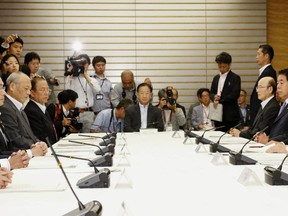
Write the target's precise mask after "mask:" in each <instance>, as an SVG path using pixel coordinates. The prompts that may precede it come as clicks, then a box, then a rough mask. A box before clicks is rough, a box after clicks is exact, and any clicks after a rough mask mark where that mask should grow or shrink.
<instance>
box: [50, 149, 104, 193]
mask: <svg viewBox="0 0 288 216" xmlns="http://www.w3.org/2000/svg"><path fill="white" fill-rule="evenodd" d="M53 154H54V153H53ZM56 156H57V157H65V158H69V159H77V160H86V161H89V162H90V163H91V164H93V162H92V161H91V160H89V159H87V158H80V157H74V156H69V155H62V154H56ZM94 171H95V173H92V174H91V175H88V176H86V177H84V178H82V179H80V180H79V181H78V182H77V186H78V187H79V188H108V187H109V186H110V176H109V175H110V170H109V169H107V168H104V169H102V170H101V171H99V170H98V169H97V168H96V166H94Z"/></svg>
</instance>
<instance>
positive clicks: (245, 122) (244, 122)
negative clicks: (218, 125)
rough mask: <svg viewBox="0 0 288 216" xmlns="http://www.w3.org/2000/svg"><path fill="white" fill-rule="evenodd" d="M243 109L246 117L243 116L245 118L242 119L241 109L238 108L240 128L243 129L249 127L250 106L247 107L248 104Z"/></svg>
mask: <svg viewBox="0 0 288 216" xmlns="http://www.w3.org/2000/svg"><path fill="white" fill-rule="evenodd" d="M245 109H246V116H245V118H244V119H243V117H244V116H243V114H242V112H241V109H240V107H239V113H240V123H241V125H242V128H243V127H244V126H250V105H249V104H246V107H245Z"/></svg>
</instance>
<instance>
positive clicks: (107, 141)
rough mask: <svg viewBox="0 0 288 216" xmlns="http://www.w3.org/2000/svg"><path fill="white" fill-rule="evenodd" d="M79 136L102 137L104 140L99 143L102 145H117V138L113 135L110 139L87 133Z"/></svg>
mask: <svg viewBox="0 0 288 216" xmlns="http://www.w3.org/2000/svg"><path fill="white" fill-rule="evenodd" d="M79 136H83V137H93V138H100V139H102V140H103V141H102V142H100V143H99V145H100V146H107V145H108V144H115V145H116V138H115V137H113V136H111V137H110V138H108V139H104V138H103V137H99V136H93V135H86V134H79Z"/></svg>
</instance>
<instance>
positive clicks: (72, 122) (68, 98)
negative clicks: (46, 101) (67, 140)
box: [47, 89, 82, 138]
mask: <svg viewBox="0 0 288 216" xmlns="http://www.w3.org/2000/svg"><path fill="white" fill-rule="evenodd" d="M77 98H78V94H77V93H76V92H75V91H73V90H71V89H67V90H63V91H62V92H59V94H58V101H59V104H50V105H49V106H48V107H47V112H48V113H49V116H50V118H51V119H52V120H53V123H54V125H55V129H56V132H57V135H58V137H59V138H60V137H65V136H66V135H68V134H70V133H78V132H79V130H80V129H81V127H82V124H81V123H78V122H77V116H78V115H79V112H78V113H77V112H76V113H75V112H73V111H74V109H75V104H76V100H77ZM76 110H77V109H76Z"/></svg>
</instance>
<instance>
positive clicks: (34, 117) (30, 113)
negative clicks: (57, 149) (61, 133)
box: [24, 100, 57, 144]
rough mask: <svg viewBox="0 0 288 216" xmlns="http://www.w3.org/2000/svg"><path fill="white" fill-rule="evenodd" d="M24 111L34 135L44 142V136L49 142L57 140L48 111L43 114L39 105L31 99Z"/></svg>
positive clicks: (52, 142)
mask: <svg viewBox="0 0 288 216" xmlns="http://www.w3.org/2000/svg"><path fill="white" fill-rule="evenodd" d="M24 111H25V113H26V115H27V117H28V119H29V123H30V126H31V129H32V131H33V132H34V134H35V136H36V137H38V139H39V140H41V141H43V142H46V137H48V138H49V141H50V143H51V144H54V143H55V142H56V141H57V139H56V134H55V132H56V131H55V130H54V126H53V122H52V120H51V119H50V116H49V114H48V112H46V114H44V113H43V112H42V110H41V109H40V108H39V106H38V105H37V104H36V103H35V102H34V101H32V100H30V101H29V102H28V104H27V105H26V107H25V109H24Z"/></svg>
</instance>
